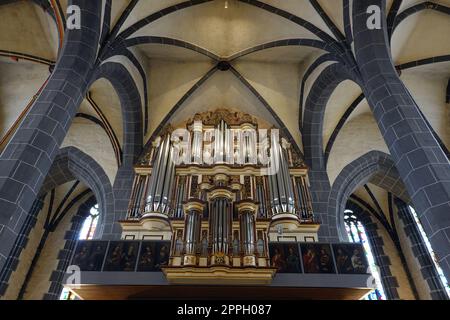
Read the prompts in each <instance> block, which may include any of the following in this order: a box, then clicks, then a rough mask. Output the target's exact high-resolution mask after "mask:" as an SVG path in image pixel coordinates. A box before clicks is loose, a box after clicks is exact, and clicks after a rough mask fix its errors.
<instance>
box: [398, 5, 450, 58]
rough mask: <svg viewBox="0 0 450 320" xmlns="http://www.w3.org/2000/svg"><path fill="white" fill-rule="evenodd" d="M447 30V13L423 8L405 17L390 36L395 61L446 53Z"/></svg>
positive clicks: (449, 49) (448, 43) (449, 47)
mask: <svg viewBox="0 0 450 320" xmlns="http://www.w3.org/2000/svg"><path fill="white" fill-rule="evenodd" d="M408 2H410V1H408ZM446 4H447V6H448V5H449V4H448V2H447V3H446ZM449 30H450V19H448V15H446V14H444V13H441V12H437V11H434V10H424V11H421V12H419V13H417V14H414V15H412V16H410V17H408V18H406V19H405V20H404V21H403V22H402V23H401V24H400V26H399V27H398V28H397V30H396V31H395V32H394V34H393V36H392V42H391V43H392V56H393V58H394V61H395V63H396V64H400V63H405V62H409V61H414V60H418V59H424V58H430V57H433V56H439V55H446V54H448V53H449V52H450V41H448V33H449Z"/></svg>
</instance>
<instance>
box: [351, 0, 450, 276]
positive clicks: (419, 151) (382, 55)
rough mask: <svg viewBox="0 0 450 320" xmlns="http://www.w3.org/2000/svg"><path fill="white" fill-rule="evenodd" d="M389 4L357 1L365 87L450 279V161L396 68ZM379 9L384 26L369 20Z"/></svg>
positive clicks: (357, 49)
mask: <svg viewBox="0 0 450 320" xmlns="http://www.w3.org/2000/svg"><path fill="white" fill-rule="evenodd" d="M369 6H373V7H372V8H370V9H371V10H372V9H375V13H373V12H374V11H371V10H368V8H369ZM385 8H386V1H383V0H355V1H353V30H354V41H355V43H354V45H355V54H356V60H357V63H358V66H359V70H360V72H361V77H362V82H363V84H362V86H363V88H362V89H363V91H364V94H365V96H366V98H367V100H368V101H369V105H370V106H371V109H372V111H373V114H374V117H375V119H376V121H377V123H378V126H379V128H380V131H381V134H382V135H383V137H384V140H385V141H386V144H387V146H388V148H389V151H390V153H391V156H392V158H393V160H394V161H395V164H396V167H397V169H398V171H399V173H400V176H401V178H402V180H403V182H404V183H405V185H406V188H407V190H408V193H409V195H410V196H411V199H412V203H413V205H414V208H415V209H416V211H417V213H418V215H419V218H420V221H421V222H422V225H423V227H424V229H425V232H426V233H427V235H428V238H429V239H430V242H431V245H432V246H433V249H434V250H435V251H436V253H437V254H438V256H439V259H440V261H439V262H440V265H441V266H442V269H443V270H444V273H445V275H446V276H447V278H450V214H449V212H450V163H449V160H448V158H447V157H446V155H445V153H444V151H443V150H442V148H441V147H440V145H439V143H438V142H437V141H436V139H435V138H434V136H433V134H432V132H431V130H430V128H429V127H428V125H427V123H426V121H425V119H424V118H423V116H422V115H421V113H420V110H419V109H418V106H417V104H416V102H415V101H414V99H413V98H412V97H411V94H410V93H409V92H408V90H407V89H406V87H405V85H404V84H403V83H402V81H401V80H400V78H399V76H398V74H397V71H396V69H395V67H394V64H393V62H392V57H391V53H390V46H389V40H388V36H387V26H386V19H385V17H386V12H385ZM378 9H379V10H381V11H380V15H381V16H380V19H381V22H382V25H381V28H380V29H376V28H374V29H372V28H369V26H371V27H372V24H371V22H372V21H369V23H368V20H369V19H370V18H371V17H374V19H377V16H376V15H377V12H376V11H377V10H378ZM368 11H369V12H371V13H367V12H368ZM375 27H376V25H375Z"/></svg>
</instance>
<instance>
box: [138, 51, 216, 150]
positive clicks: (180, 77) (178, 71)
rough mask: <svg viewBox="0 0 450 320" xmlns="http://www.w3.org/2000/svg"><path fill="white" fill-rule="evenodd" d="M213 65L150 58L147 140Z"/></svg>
mask: <svg viewBox="0 0 450 320" xmlns="http://www.w3.org/2000/svg"><path fill="white" fill-rule="evenodd" d="M213 66H214V64H213V63H211V62H175V61H163V60H150V70H149V72H148V73H149V83H150V87H149V134H148V135H147V137H146V139H145V141H146V140H147V139H148V137H149V136H150V135H151V133H152V132H153V131H154V130H155V129H156V128H157V127H158V125H159V124H160V122H161V121H162V120H163V119H164V117H165V116H166V115H167V113H168V112H169V111H170V110H171V109H172V108H173V107H174V106H175V104H176V103H177V102H178V101H179V100H180V99H181V97H182V96H183V95H184V94H185V93H186V92H187V91H188V90H189V89H190V88H191V87H192V86H193V85H194V84H195V83H196V82H197V81H199V80H200V79H201V78H202V77H203V76H204V75H205V74H206V73H207V72H208V71H209V70H210V69H211V68H212V67H213ZM207 83H208V82H207ZM207 83H204V85H207Z"/></svg>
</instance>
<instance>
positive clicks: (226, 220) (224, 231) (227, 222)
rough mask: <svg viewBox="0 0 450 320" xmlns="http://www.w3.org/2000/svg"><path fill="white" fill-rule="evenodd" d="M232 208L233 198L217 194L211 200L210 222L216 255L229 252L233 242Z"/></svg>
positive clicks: (213, 252)
mask: <svg viewBox="0 0 450 320" xmlns="http://www.w3.org/2000/svg"><path fill="white" fill-rule="evenodd" d="M219 191H220V190H219ZM232 210H233V207H232V205H231V199H230V198H229V197H227V196H217V197H214V198H213V199H212V200H211V203H210V211H209V217H210V220H209V224H210V237H211V240H212V254H213V255H214V256H217V254H223V255H227V254H228V250H229V244H230V242H231V229H232V219H233V212H232Z"/></svg>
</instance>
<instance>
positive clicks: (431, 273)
mask: <svg viewBox="0 0 450 320" xmlns="http://www.w3.org/2000/svg"><path fill="white" fill-rule="evenodd" d="M395 204H396V206H397V209H398V216H399V218H400V219H401V220H402V222H403V224H404V230H405V233H406V236H407V237H408V239H409V241H411V250H412V252H413V255H414V257H415V258H416V259H417V261H418V262H419V265H420V272H421V273H422V277H423V279H424V280H425V281H426V282H427V284H428V286H429V287H430V295H431V299H433V300H448V299H449V297H448V295H447V292H446V291H445V288H444V285H443V283H442V281H441V279H440V277H439V274H438V273H437V270H436V268H435V266H434V264H433V261H432V259H433V258H432V257H431V256H430V253H429V252H428V249H427V247H426V245H425V243H424V241H423V239H422V235H421V234H420V231H419V228H418V227H417V223H416V221H415V220H414V218H413V216H412V214H411V212H410V211H409V208H408V205H407V204H406V203H404V202H403V201H402V200H400V199H395Z"/></svg>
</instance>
